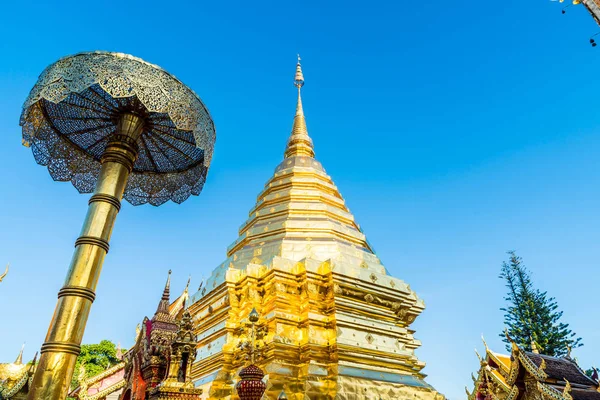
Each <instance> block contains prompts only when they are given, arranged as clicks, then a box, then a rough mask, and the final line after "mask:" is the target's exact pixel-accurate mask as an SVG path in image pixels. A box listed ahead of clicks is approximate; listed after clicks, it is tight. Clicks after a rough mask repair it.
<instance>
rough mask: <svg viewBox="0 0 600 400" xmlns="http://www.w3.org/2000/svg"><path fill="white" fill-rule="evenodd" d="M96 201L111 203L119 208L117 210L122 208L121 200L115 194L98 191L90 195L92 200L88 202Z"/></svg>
mask: <svg viewBox="0 0 600 400" xmlns="http://www.w3.org/2000/svg"><path fill="white" fill-rule="evenodd" d="M96 201H99V202H104V203H109V204H110V205H112V206H114V207H115V208H116V209H117V212H118V211H120V210H121V201H120V200H119V199H117V198H116V197H115V196H111V195H110V194H105V193H96V194H95V195H93V196H92V197H90V201H89V202H88V204H92V203H94V202H96Z"/></svg>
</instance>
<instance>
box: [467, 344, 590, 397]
mask: <svg viewBox="0 0 600 400" xmlns="http://www.w3.org/2000/svg"><path fill="white" fill-rule="evenodd" d="M507 337H508V335H507ZM508 338H509V340H510V343H511V348H512V351H511V354H510V355H506V354H499V353H495V352H493V351H492V350H490V349H489V348H488V346H487V344H486V343H485V341H484V342H483V343H484V345H485V357H481V356H479V354H477V357H478V358H479V371H478V373H477V376H475V375H472V379H473V384H474V389H473V390H472V391H469V390H468V389H467V388H465V390H466V392H467V396H468V399H469V400H600V383H599V382H598V375H597V373H596V374H595V376H594V377H593V378H591V377H588V376H587V375H586V374H585V372H584V371H583V370H582V369H581V368H580V367H579V365H577V362H576V361H575V360H574V359H573V358H571V355H570V354H568V355H567V356H565V357H551V356H547V355H545V354H542V353H541V352H540V350H539V349H538V346H537V345H536V344H535V342H533V343H532V349H533V351H525V350H524V349H522V348H521V347H520V346H518V345H517V344H516V343H515V342H514V341H512V339H510V337H508ZM569 353H570V352H569Z"/></svg>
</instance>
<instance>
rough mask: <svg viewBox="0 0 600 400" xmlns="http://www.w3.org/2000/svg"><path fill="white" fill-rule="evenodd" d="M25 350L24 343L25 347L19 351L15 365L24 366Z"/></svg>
mask: <svg viewBox="0 0 600 400" xmlns="http://www.w3.org/2000/svg"><path fill="white" fill-rule="evenodd" d="M23 350H25V343H23V345H22V346H21V351H19V355H18V356H17V359H16V360H15V364H17V365H21V364H23Z"/></svg>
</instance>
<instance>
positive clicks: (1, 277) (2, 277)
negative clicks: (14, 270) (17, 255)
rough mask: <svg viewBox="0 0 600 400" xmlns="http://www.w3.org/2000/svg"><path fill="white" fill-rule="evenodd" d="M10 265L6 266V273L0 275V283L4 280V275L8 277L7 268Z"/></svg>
mask: <svg viewBox="0 0 600 400" xmlns="http://www.w3.org/2000/svg"><path fill="white" fill-rule="evenodd" d="M9 265H10V263H8V264H6V271H4V273H3V274H2V275H0V282H2V279H4V278H5V277H6V275H8V266H9Z"/></svg>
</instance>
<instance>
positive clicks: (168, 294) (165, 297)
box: [162, 270, 171, 301]
mask: <svg viewBox="0 0 600 400" xmlns="http://www.w3.org/2000/svg"><path fill="white" fill-rule="evenodd" d="M170 298H171V270H169V276H168V277H167V283H165V289H164V290H163V295H162V299H163V300H167V301H169V300H170Z"/></svg>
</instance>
